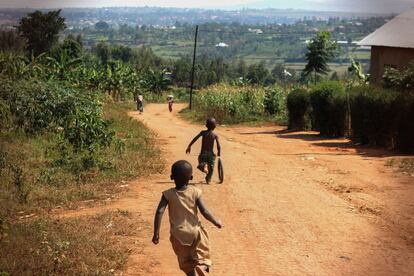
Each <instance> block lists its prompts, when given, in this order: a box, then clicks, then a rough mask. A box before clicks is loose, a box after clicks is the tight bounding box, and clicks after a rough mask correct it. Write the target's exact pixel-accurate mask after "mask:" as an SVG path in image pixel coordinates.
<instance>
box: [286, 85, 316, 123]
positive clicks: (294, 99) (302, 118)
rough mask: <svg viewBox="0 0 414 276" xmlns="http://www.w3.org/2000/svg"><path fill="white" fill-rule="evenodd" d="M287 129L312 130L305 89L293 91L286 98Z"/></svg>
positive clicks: (307, 96)
mask: <svg viewBox="0 0 414 276" xmlns="http://www.w3.org/2000/svg"><path fill="white" fill-rule="evenodd" d="M287 109H288V113H289V129H297V130H308V129H311V128H312V122H311V110H312V107H311V102H310V94H309V92H308V91H306V90H305V89H295V90H293V91H292V92H290V93H289V95H288V97H287Z"/></svg>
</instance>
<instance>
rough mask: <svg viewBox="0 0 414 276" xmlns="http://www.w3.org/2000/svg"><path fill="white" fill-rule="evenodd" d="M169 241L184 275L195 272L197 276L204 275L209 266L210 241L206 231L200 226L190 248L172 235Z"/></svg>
mask: <svg viewBox="0 0 414 276" xmlns="http://www.w3.org/2000/svg"><path fill="white" fill-rule="evenodd" d="M170 241H171V244H172V247H173V249H174V252H175V255H177V259H178V264H179V266H180V269H181V270H182V271H184V272H185V273H190V272H192V271H194V270H197V273H198V274H197V275H204V273H205V272H208V270H209V267H210V266H211V259H210V241H209V239H208V234H207V231H206V230H205V229H204V228H203V227H202V226H200V230H199V234H198V237H197V239H196V240H195V241H194V243H193V244H192V245H191V246H187V245H182V244H181V243H180V242H179V241H178V240H177V239H176V238H175V237H174V236H173V235H171V236H170Z"/></svg>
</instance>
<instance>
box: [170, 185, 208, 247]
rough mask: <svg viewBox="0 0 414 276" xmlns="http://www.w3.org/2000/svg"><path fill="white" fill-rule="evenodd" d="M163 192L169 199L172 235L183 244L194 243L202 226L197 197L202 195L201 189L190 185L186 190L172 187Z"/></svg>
mask: <svg viewBox="0 0 414 276" xmlns="http://www.w3.org/2000/svg"><path fill="white" fill-rule="evenodd" d="M162 194H163V195H164V197H165V198H166V199H167V201H168V214H169V216H170V225H171V229H170V233H171V235H173V236H174V238H176V239H177V240H178V241H179V242H180V243H181V244H182V245H188V246H190V245H192V244H193V242H194V241H195V239H196V238H197V236H198V233H199V227H200V220H199V219H198V209H197V199H199V198H200V197H201V190H200V189H198V188H196V187H195V186H192V185H189V186H187V188H186V189H185V190H182V191H178V190H176V189H175V188H171V189H169V190H166V191H164V192H163V193H162Z"/></svg>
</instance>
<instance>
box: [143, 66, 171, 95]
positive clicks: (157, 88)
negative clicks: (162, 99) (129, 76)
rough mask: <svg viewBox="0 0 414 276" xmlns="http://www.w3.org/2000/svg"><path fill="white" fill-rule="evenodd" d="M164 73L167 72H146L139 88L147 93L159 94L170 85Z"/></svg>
mask: <svg viewBox="0 0 414 276" xmlns="http://www.w3.org/2000/svg"><path fill="white" fill-rule="evenodd" d="M166 73H167V71H166V70H165V69H164V70H161V71H155V70H152V69H150V70H148V71H147V72H146V73H144V75H143V76H142V78H141V80H140V85H141V87H142V88H143V89H145V90H147V91H150V92H153V93H156V94H161V92H162V91H165V90H167V89H168V88H169V85H170V80H169V79H168V78H167V76H166Z"/></svg>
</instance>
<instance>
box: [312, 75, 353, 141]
mask: <svg viewBox="0 0 414 276" xmlns="http://www.w3.org/2000/svg"><path fill="white" fill-rule="evenodd" d="M310 101H311V104H312V109H313V116H314V120H315V121H314V122H315V125H314V126H313V127H314V128H315V129H316V130H319V131H320V133H321V135H323V136H328V137H338V136H343V135H344V134H345V129H346V124H345V121H346V113H347V112H346V94H345V89H344V87H343V86H342V84H341V83H339V82H335V81H327V82H322V83H320V84H318V85H316V86H314V87H313V88H312V92H311V95H310Z"/></svg>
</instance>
